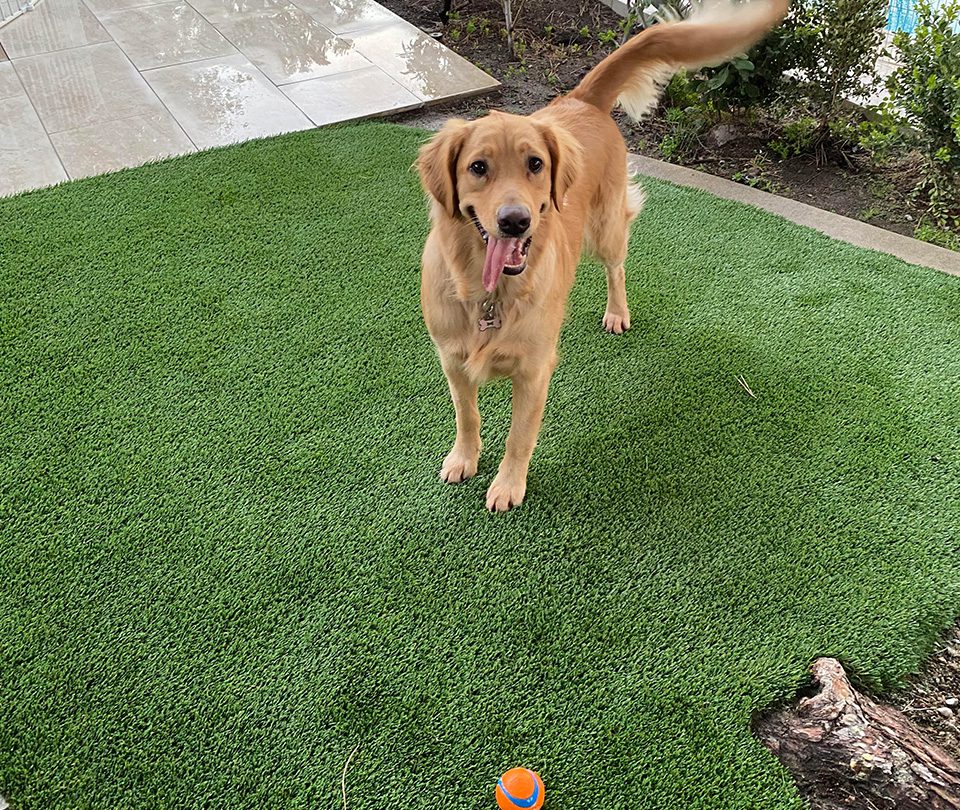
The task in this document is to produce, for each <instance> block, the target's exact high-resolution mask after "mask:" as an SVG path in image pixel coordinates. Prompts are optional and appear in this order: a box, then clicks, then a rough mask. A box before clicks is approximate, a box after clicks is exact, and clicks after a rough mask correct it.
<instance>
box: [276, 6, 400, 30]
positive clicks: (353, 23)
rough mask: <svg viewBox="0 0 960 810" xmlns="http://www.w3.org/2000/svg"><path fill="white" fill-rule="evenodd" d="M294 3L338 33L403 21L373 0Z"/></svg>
mask: <svg viewBox="0 0 960 810" xmlns="http://www.w3.org/2000/svg"><path fill="white" fill-rule="evenodd" d="M293 3H294V4H295V5H297V6H299V7H300V8H302V9H303V10H304V11H306V12H307V13H308V14H310V15H311V16H312V17H313V18H314V19H315V20H316V21H317V22H319V23H320V24H321V25H323V26H325V27H327V28H329V29H330V30H331V31H333V32H335V33H337V34H344V33H347V32H350V31H356V30H357V29H360V28H369V27H370V26H372V25H384V24H385V23H396V22H401V18H400V17H398V16H397V15H396V14H394V13H393V12H392V11H388V10H387V9H385V8H384V7H383V6H381V5H380V4H379V3H375V2H373V0H293Z"/></svg>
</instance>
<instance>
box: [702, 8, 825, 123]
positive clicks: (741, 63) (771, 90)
mask: <svg viewBox="0 0 960 810" xmlns="http://www.w3.org/2000/svg"><path fill="white" fill-rule="evenodd" d="M798 3H800V5H799V6H795V7H794V8H793V9H791V11H790V13H789V14H788V15H787V18H786V19H785V20H784V21H783V22H782V23H781V24H780V25H779V26H778V27H777V28H775V29H774V30H773V31H771V32H770V33H769V34H768V35H767V36H766V37H765V38H764V39H763V40H761V41H760V42H759V43H758V44H757V45H755V46H754V47H753V49H752V50H751V51H750V52H749V54H747V55H746V56H739V57H737V58H735V59H733V60H732V61H730V62H727V63H726V64H723V65H720V66H719V67H715V68H707V69H705V70H703V71H702V72H701V74H700V77H699V80H698V81H697V83H696V89H697V91H698V92H699V93H701V94H702V95H703V96H704V97H705V98H707V99H709V100H710V101H711V102H712V103H713V104H714V105H715V106H716V107H717V108H718V109H721V110H732V109H747V108H749V107H752V106H754V105H760V104H769V103H770V102H771V101H773V100H774V99H775V98H776V97H777V96H778V95H780V94H781V92H783V91H784V90H785V89H786V88H788V87H789V85H790V84H791V82H793V79H791V78H790V77H789V76H787V75H786V74H787V72H788V71H791V70H795V69H796V68H798V67H799V66H800V65H801V64H802V62H803V59H804V54H805V53H806V51H807V50H808V45H807V42H806V40H807V38H808V36H809V31H808V29H807V27H806V26H805V25H804V24H802V20H803V18H804V15H803V14H801V13H799V11H798V9H799V8H802V0H798Z"/></svg>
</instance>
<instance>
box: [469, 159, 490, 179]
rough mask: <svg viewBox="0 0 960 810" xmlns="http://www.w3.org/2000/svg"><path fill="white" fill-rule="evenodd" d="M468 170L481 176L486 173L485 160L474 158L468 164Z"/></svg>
mask: <svg viewBox="0 0 960 810" xmlns="http://www.w3.org/2000/svg"><path fill="white" fill-rule="evenodd" d="M470 171H471V172H473V174H475V175H476V176H477V177H483V176H484V175H485V174H486V173H487V162H486V161H485V160H475V161H473V163H471V164H470Z"/></svg>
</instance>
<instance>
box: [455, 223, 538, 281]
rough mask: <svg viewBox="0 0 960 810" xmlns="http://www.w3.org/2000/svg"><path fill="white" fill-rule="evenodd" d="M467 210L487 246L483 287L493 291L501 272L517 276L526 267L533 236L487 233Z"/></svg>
mask: <svg viewBox="0 0 960 810" xmlns="http://www.w3.org/2000/svg"><path fill="white" fill-rule="evenodd" d="M469 212H470V218H471V219H472V220H473V224H474V225H476V226H477V230H478V231H479V232H480V236H481V237H482V238H483V241H484V244H485V245H486V246H487V256H486V259H485V260H484V263H483V288H484V289H485V290H486V291H487V292H493V291H494V290H495V289H496V286H497V282H498V281H499V280H500V274H501V273H506V274H507V275H508V276H517V275H519V274H520V273H522V272H523V271H524V270H525V269H526V267H527V253H528V252H529V251H530V243H531V242H532V241H533V237H532V236H528V237H527V238H526V239H515V238H511V237H507V238H504V239H500V238H498V237H496V236H494V235H493V234H491V233H489V232H488V231H487V230H486V228H484V227H483V225H481V224H480V220H479V219H478V218H477V214H476V212H475V211H474V210H473V209H472V208H471V209H469Z"/></svg>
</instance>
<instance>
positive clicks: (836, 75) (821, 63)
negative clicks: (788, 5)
mask: <svg viewBox="0 0 960 810" xmlns="http://www.w3.org/2000/svg"><path fill="white" fill-rule="evenodd" d="M887 5H888V0H804V1H803V5H802V7H801V9H800V11H799V13H800V16H801V17H802V23H801V27H802V29H803V30H804V36H803V39H804V41H805V42H806V44H807V45H808V46H809V48H808V50H807V51H806V53H805V58H804V60H803V61H802V64H801V68H802V70H803V72H804V74H805V81H804V83H803V93H804V95H805V96H806V98H807V99H808V100H809V102H810V104H811V108H812V109H813V110H816V111H817V112H818V113H819V115H818V117H819V119H820V123H821V129H822V130H823V132H824V134H825V135H826V134H827V129H828V124H829V122H830V121H832V120H835V119H836V118H837V117H842V116H843V115H844V113H845V110H844V109H843V107H844V102H845V100H846V99H851V98H863V97H865V96H868V95H869V94H870V92H871V91H872V90H873V89H874V88H875V87H876V86H877V84H878V83H879V78H878V76H877V67H876V63H877V56H878V55H879V54H880V44H881V42H882V41H883V30H884V25H885V22H886V15H887Z"/></svg>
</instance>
